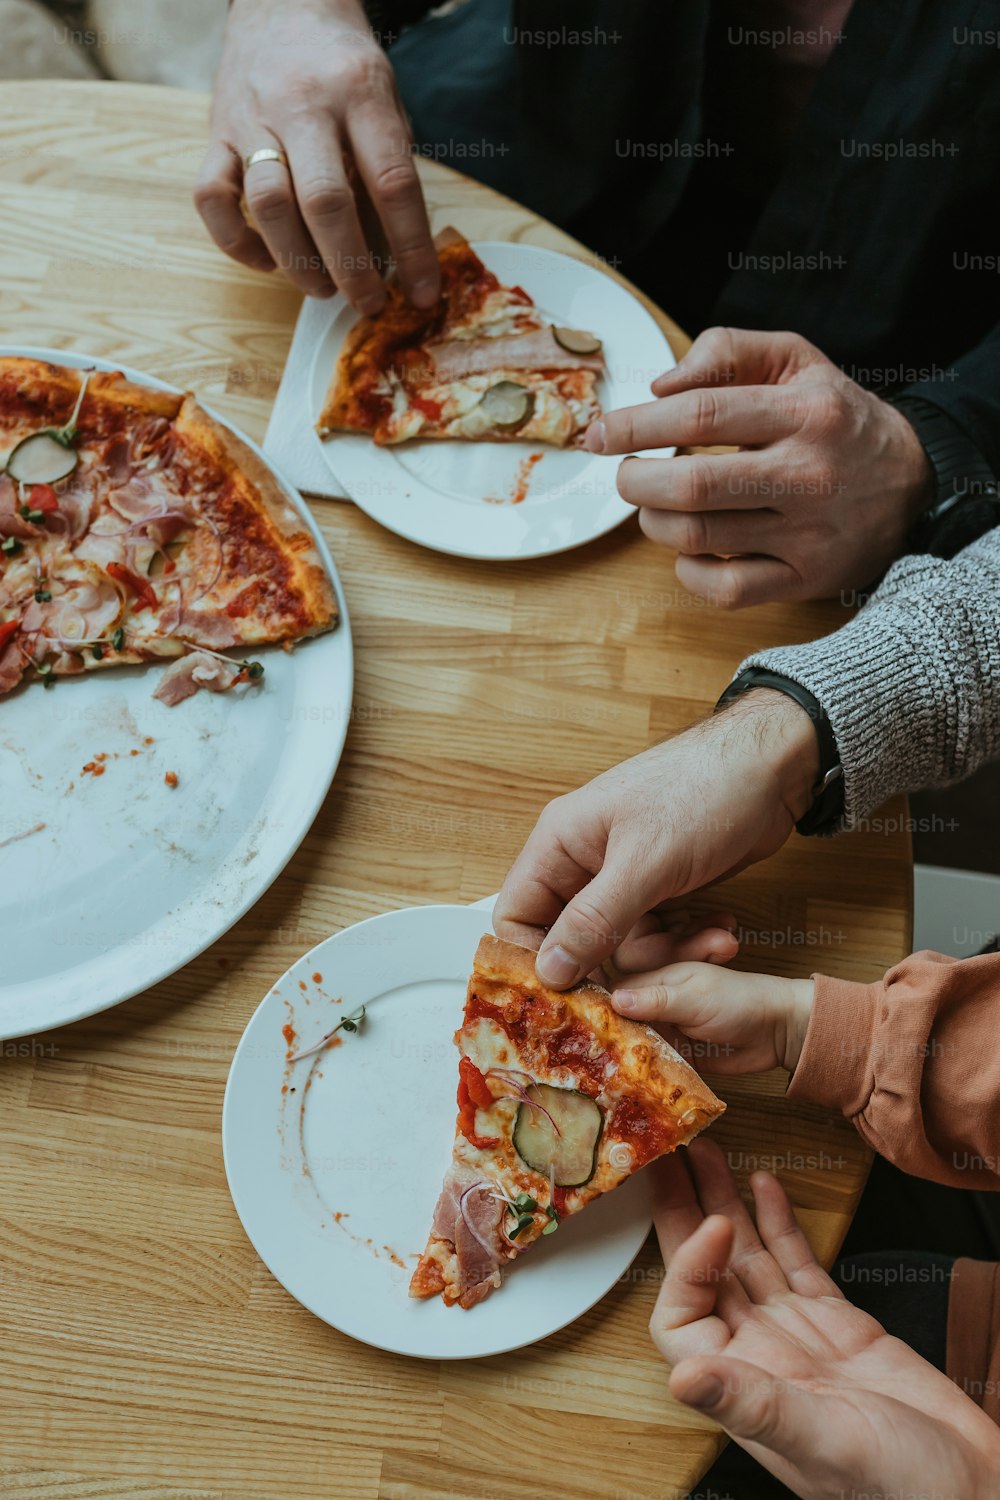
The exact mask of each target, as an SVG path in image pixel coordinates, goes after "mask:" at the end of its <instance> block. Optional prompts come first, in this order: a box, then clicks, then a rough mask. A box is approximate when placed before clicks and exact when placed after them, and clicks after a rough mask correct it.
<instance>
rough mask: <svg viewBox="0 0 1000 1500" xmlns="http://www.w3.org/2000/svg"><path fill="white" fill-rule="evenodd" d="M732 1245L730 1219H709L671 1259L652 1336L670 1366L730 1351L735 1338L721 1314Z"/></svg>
mask: <svg viewBox="0 0 1000 1500" xmlns="http://www.w3.org/2000/svg"><path fill="white" fill-rule="evenodd" d="M731 1243H732V1227H731V1225H730V1224H728V1223H727V1222H726V1220H725V1219H719V1218H713V1219H703V1220H702V1222H701V1223H700V1224H699V1225H698V1227H697V1228H696V1229H694V1230H693V1232H692V1233H691V1234H690V1235H689V1236H688V1237H687V1238H686V1239H684V1240H683V1241H682V1243H681V1244H680V1245H678V1246H677V1248H676V1249H675V1250H673V1251H672V1252H671V1253H670V1255H669V1256H668V1254H667V1252H666V1250H664V1254H663V1259H664V1265H665V1267H666V1270H665V1272H664V1277H663V1285H662V1286H661V1287H660V1294H659V1296H658V1297H657V1299H656V1306H655V1307H654V1308H653V1314H652V1317H651V1318H650V1320H649V1332H650V1336H651V1337H652V1340H653V1343H654V1344H655V1345H656V1347H657V1349H658V1350H659V1352H660V1354H661V1355H662V1356H663V1358H664V1359H665V1360H667V1362H668V1363H669V1364H676V1363H677V1361H678V1360H682V1359H689V1358H690V1357H691V1356H693V1355H697V1354H710V1353H714V1352H715V1351H717V1350H720V1349H724V1348H725V1347H726V1345H727V1344H728V1343H729V1340H730V1337H731V1335H730V1331H729V1329H728V1328H727V1327H726V1324H725V1322H724V1321H723V1319H722V1318H721V1317H718V1316H717V1315H716V1313H715V1305H716V1300H717V1297H718V1293H719V1288H720V1286H721V1285H722V1279H723V1277H724V1275H725V1270H726V1260H727V1257H728V1255H729V1247H730V1245H731Z"/></svg>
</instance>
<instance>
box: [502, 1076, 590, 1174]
mask: <svg viewBox="0 0 1000 1500" xmlns="http://www.w3.org/2000/svg"><path fill="white" fill-rule="evenodd" d="M526 1098H527V1100H528V1101H529V1102H527V1103H525V1104H522V1105H521V1106H520V1107H519V1109H518V1111H517V1117H516V1119H515V1120H514V1128H513V1130H512V1131H511V1141H512V1143H513V1146H514V1150H515V1151H516V1152H517V1154H518V1156H519V1157H520V1158H521V1160H522V1161H523V1162H524V1164H525V1166H527V1167H530V1168H531V1170H532V1171H533V1172H537V1173H538V1174H539V1176H540V1177H548V1175H549V1173H550V1172H551V1173H552V1176H553V1180H554V1182H555V1184H556V1186H557V1187H581V1186H582V1185H583V1183H585V1182H589V1181H590V1179H591V1177H593V1175H594V1173H595V1171H596V1170H597V1143H598V1141H599V1140H600V1137H601V1130H602V1128H603V1125H604V1116H603V1115H602V1113H601V1107H600V1105H599V1104H598V1103H597V1102H596V1100H594V1099H591V1097H590V1095H589V1094H582V1093H580V1091H579V1090H578V1089H561V1088H556V1087H555V1086H554V1085H552V1084H548V1083H532V1084H530V1085H529V1087H528V1089H527V1091H526Z"/></svg>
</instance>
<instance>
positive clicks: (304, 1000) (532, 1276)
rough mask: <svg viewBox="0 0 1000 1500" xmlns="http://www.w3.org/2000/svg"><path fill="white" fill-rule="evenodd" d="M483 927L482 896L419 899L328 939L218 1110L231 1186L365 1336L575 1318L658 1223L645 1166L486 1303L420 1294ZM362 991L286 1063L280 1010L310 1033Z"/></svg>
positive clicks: (458, 1351)
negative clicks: (331, 1043)
mask: <svg viewBox="0 0 1000 1500" xmlns="http://www.w3.org/2000/svg"><path fill="white" fill-rule="evenodd" d="M488 929H489V916H488V914H487V913H485V912H483V911H482V910H477V909H476V908H473V907H467V906H423V907H414V908H411V909H409V910H405V911H394V912H388V913H387V914H386V915H384V916H381V917H372V918H370V919H369V920H368V921H366V922H360V923H358V925H357V926H356V927H348V928H346V929H345V930H344V931H343V932H338V933H336V934H335V935H334V936H333V937H331V938H328V939H327V940H326V942H325V943H320V945H319V946H318V947H317V948H314V949H313V950H312V952H311V953H307V954H306V955H305V957H304V958H301V959H299V961H298V963H296V964H294V965H293V967H292V968H291V969H289V971H288V973H287V974H285V975H283V977H282V978H281V979H280V980H279V981H278V983H277V984H276V985H275V986H274V988H273V990H271V992H270V994H268V995H267V996H266V997H265V998H264V1000H262V1001H261V1004H260V1005H259V1006H258V1008H257V1011H256V1012H255V1014H254V1016H253V1018H252V1020H251V1021H250V1023H249V1025H248V1026H247V1029H246V1031H245V1032H244V1033H243V1038H242V1040H241V1042H240V1044H239V1047H238V1048H237V1050H236V1056H235V1057H234V1059H233V1065H232V1069H231V1071H230V1074H229V1082H228V1084H227V1087H226V1099H225V1104H224V1107H223V1112H222V1139H223V1149H224V1154H225V1162H226V1174H227V1176H228V1178H229V1188H230V1191H231V1193H232V1195H233V1201H234V1203H235V1204H236V1209H237V1212H238V1213H239V1216H240V1218H241V1220H242V1221H243V1227H244V1229H245V1230H246V1232H247V1234H248V1235H249V1237H250V1239H251V1241H252V1242H253V1245H254V1248H255V1249H256V1251H257V1253H258V1255H259V1256H260V1257H261V1259H262V1260H263V1261H264V1263H265V1265H267V1266H268V1268H269V1269H270V1270H271V1271H272V1272H273V1274H274V1275H275V1276H276V1277H277V1278H278V1280H279V1281H280V1282H281V1283H282V1285H283V1286H284V1287H286V1288H287V1290H288V1291H289V1292H291V1294H292V1296H293V1297H295V1298H297V1299H298V1301H299V1302H301V1303H302V1304H303V1305H304V1306H305V1307H307V1308H309V1310H310V1311H311V1312H313V1313H315V1314H316V1316H317V1317H320V1318H323V1319H324V1320H325V1321H326V1322H327V1323H332V1324H333V1326H334V1327H335V1328H339V1329H341V1330H342V1331H343V1332H344V1333H348V1334H350V1335H351V1336H352V1338H356V1339H362V1340H363V1341H364V1342H365V1343H367V1344H374V1345H375V1346H376V1347H377V1348H380V1349H391V1350H394V1351H395V1352H396V1353H399V1354H409V1355H415V1356H418V1357H421V1358H425V1359H471V1358H474V1357H477V1356H482V1355H488V1354H500V1353H502V1352H503V1351H504V1350H507V1349H517V1348H520V1347H521V1346H522V1345H524V1344H530V1343H533V1342H534V1341H535V1340H536V1339H540V1338H544V1337H545V1336H546V1335H547V1334H550V1333H553V1332H555V1330H556V1329H557V1328H562V1327H563V1326H564V1325H565V1324H566V1323H569V1322H572V1320H573V1319H574V1318H577V1317H579V1316H580V1314H581V1313H583V1312H586V1310H587V1308H588V1307H591V1306H592V1305H593V1304H594V1303H595V1302H597V1301H598V1300H599V1299H600V1298H601V1297H603V1296H604V1294H605V1292H607V1291H608V1289H609V1288H610V1287H611V1286H613V1285H614V1283H615V1282H616V1281H617V1280H618V1279H619V1278H620V1277H621V1276H622V1274H623V1273H624V1272H625V1270H626V1269H627V1267H628V1266H629V1264H630V1263H631V1261H632V1259H633V1257H634V1256H635V1254H636V1252H637V1251H638V1249H639V1247H640V1246H641V1245H642V1242H643V1240H644V1239H645V1238H646V1235H647V1233H648V1231H649V1225H650V1212H649V1202H648V1197H647V1190H646V1187H645V1184H644V1182H643V1180H642V1177H641V1176H639V1177H636V1178H633V1179H631V1180H630V1181H629V1182H628V1183H626V1184H625V1185H624V1186H623V1187H621V1188H619V1189H617V1190H616V1191H615V1192H614V1193H610V1194H609V1195H608V1196H607V1197H606V1198H601V1199H599V1200H598V1202H596V1203H594V1204H592V1205H591V1206H590V1207H589V1208H588V1209H587V1210H586V1212H585V1213H582V1214H580V1215H579V1217H577V1218H573V1219H568V1220H567V1221H566V1222H565V1223H564V1224H562V1225H560V1228H559V1232H558V1233H557V1234H554V1235H552V1236H551V1237H549V1238H548V1239H546V1240H545V1241H543V1242H540V1243H539V1244H537V1245H535V1246H533V1247H532V1249H531V1251H530V1253H529V1254H527V1255H525V1256H524V1258H523V1260H521V1261H520V1262H519V1263H518V1264H517V1266H516V1267H515V1268H514V1270H512V1271H511V1273H510V1275H509V1276H508V1277H507V1278H506V1279H505V1281H504V1284H503V1286H502V1287H501V1288H500V1290H499V1291H497V1292H494V1293H493V1294H492V1295H491V1296H490V1297H488V1298H487V1299H486V1301H485V1302H483V1303H481V1304H480V1305H479V1306H478V1307H474V1308H471V1309H470V1310H469V1311H467V1312H466V1311H464V1310H463V1309H462V1308H459V1307H445V1305H444V1303H443V1302H442V1301H441V1299H440V1298H434V1299H431V1300H428V1301H425V1302H418V1301H415V1300H413V1299H411V1298H410V1297H408V1296H407V1287H408V1284H409V1279H410V1273H411V1272H412V1270H413V1267H414V1265H415V1264H416V1261H417V1258H418V1256H419V1254H420V1252H421V1251H422V1250H423V1248H424V1245H425V1244H426V1241H427V1234H428V1231H429V1229H430V1223H431V1217H432V1215H433V1212H434V1205H435V1203H436V1202H437V1197H438V1193H439V1191H440V1188H441V1183H442V1180H443V1178H444V1174H445V1170H446V1168H447V1166H448V1163H449V1161H450V1160H451V1148H452V1141H453V1139H454V1133H455V1090H456V1087H457V1083H458V1053H457V1051H456V1049H455V1046H454V1043H453V1040H452V1037H453V1034H454V1032H455V1030H456V1028H457V1027H458V1026H459V1025H460V1024H461V1019H462V1007H463V1005H464V1001H465V989H466V985H467V983H468V977H469V974H470V972H471V970H472V960H473V955H474V954H475V951H476V945H477V943H478V942H479V939H480V937H481V936H482V935H483V933H484V932H485V931H488ZM317 976H319V977H317ZM360 1005H365V1006H367V1008H368V1009H367V1015H366V1018H365V1021H364V1026H363V1030H362V1031H361V1032H359V1033H358V1034H356V1035H353V1036H351V1035H348V1036H344V1039H343V1042H342V1043H341V1045H340V1046H337V1047H336V1048H333V1049H328V1050H326V1051H325V1052H321V1053H319V1054H318V1055H317V1056H315V1057H311V1058H303V1059H302V1060H301V1061H300V1062H297V1063H294V1064H288V1063H287V1062H286V1055H287V1047H286V1042H285V1037H284V1036H283V1034H282V1028H283V1027H284V1026H286V1025H290V1026H291V1027H292V1028H293V1030H294V1033H295V1038H296V1039H295V1041H294V1044H293V1045H294V1047H295V1048H296V1049H297V1048H301V1047H305V1046H308V1045H309V1044H310V1043H312V1042H314V1041H318V1040H319V1039H320V1038H321V1037H322V1036H324V1035H325V1034H326V1033H327V1032H328V1031H329V1030H330V1029H331V1027H333V1026H335V1025H336V1024H337V1022H338V1021H339V1020H340V1017H341V1016H342V1015H344V1014H346V1013H350V1012H351V1011H353V1010H356V1009H357V1007H358V1006H360ZM338 1216H339V1217H338Z"/></svg>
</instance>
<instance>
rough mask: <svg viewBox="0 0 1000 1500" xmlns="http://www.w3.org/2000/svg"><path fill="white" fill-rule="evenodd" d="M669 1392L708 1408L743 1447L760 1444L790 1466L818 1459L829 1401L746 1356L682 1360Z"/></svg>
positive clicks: (824, 1436) (708, 1413) (692, 1404)
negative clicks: (764, 1371)
mask: <svg viewBox="0 0 1000 1500" xmlns="http://www.w3.org/2000/svg"><path fill="white" fill-rule="evenodd" d="M670 1394H671V1395H672V1396H675V1397H676V1398H677V1400H678V1401H683V1402H684V1404H685V1405H686V1406H693V1407H695V1408H696V1409H697V1410H698V1411H702V1412H705V1414H706V1415H707V1416H710V1417H711V1418H712V1420H713V1421H715V1422H718V1424H719V1426H720V1427H723V1428H724V1429H725V1430H726V1432H728V1434H729V1436H730V1437H731V1438H735V1439H736V1441H737V1442H738V1443H739V1444H740V1445H741V1446H744V1447H745V1446H746V1445H748V1444H757V1445H759V1446H760V1447H762V1448H767V1449H769V1450H770V1451H771V1452H772V1453H773V1454H775V1455H776V1456H779V1457H781V1458H783V1459H785V1460H786V1461H787V1462H788V1463H790V1464H800V1463H804V1462H807V1461H809V1460H810V1459H813V1460H814V1459H815V1456H816V1453H817V1452H818V1451H819V1450H820V1449H821V1448H822V1447H823V1446H825V1441H826V1438H827V1437H828V1431H827V1429H828V1424H829V1420H830V1417H829V1402H828V1400H825V1398H824V1397H823V1396H822V1395H818V1394H816V1393H814V1392H810V1391H806V1390H804V1389H803V1388H802V1387H801V1386H798V1385H795V1384H792V1383H791V1382H789V1381H786V1380H775V1379H773V1378H772V1377H771V1376H769V1375H764V1374H762V1372H761V1371H760V1370H759V1369H758V1368H757V1366H756V1365H751V1364H748V1363H747V1362H746V1361H745V1360H742V1359H726V1358H721V1357H718V1356H716V1355H707V1356H700V1357H698V1358H695V1359H685V1360H682V1361H681V1363H680V1364H679V1365H676V1366H675V1367H674V1371H673V1374H672V1375H671V1377H670ZM824 1406H825V1407H826V1412H827V1415H826V1417H824V1415H823V1412H824Z"/></svg>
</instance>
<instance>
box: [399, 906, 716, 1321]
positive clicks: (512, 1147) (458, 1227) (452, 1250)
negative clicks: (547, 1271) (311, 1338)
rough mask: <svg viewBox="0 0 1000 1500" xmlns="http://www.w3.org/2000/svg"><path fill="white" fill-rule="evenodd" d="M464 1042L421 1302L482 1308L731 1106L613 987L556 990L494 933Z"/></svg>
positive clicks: (459, 1037)
mask: <svg viewBox="0 0 1000 1500" xmlns="http://www.w3.org/2000/svg"><path fill="white" fill-rule="evenodd" d="M455 1042H456V1045H457V1046H458V1048H459V1051H460V1053H461V1057H460V1059H459V1083H458V1124H457V1127H456V1132H455V1145H454V1150H453V1154H452V1162H451V1166H450V1168H449V1170H448V1173H447V1175H446V1177H445V1182H444V1187H443V1189H442V1191H441V1196H440V1198H439V1199H438V1203H437V1207H436V1208H435V1210H434V1218H433V1223H432V1225H431V1233H430V1238H429V1240H428V1242H427V1248H426V1250H425V1251H424V1254H423V1256H422V1257H421V1259H420V1262H419V1264H418V1265H417V1267H416V1270H415V1271H414V1273H413V1277H412V1279H411V1282H410V1295H411V1297H434V1296H438V1295H440V1296H442V1297H443V1298H444V1301H445V1302H446V1303H447V1304H448V1305H449V1306H450V1305H453V1304H454V1303H456V1302H457V1303H458V1304H459V1306H461V1307H465V1308H469V1307H473V1306H474V1305H475V1304H476V1303H477V1302H481V1301H482V1300H483V1298H484V1297H487V1296H488V1295H489V1293H490V1292H491V1291H493V1290H494V1289H495V1288H496V1287H498V1286H499V1285H500V1280H501V1272H502V1271H503V1270H504V1269H506V1268H508V1267H509V1266H510V1265H511V1264H512V1263H513V1262H514V1261H515V1260H516V1259H517V1257H518V1256H519V1255H522V1254H523V1253H524V1251H525V1250H527V1249H528V1248H529V1247H530V1246H531V1245H533V1244H534V1243H535V1242H536V1241H537V1240H538V1239H540V1238H541V1236H542V1235H546V1234H551V1233H553V1231H554V1230H555V1229H556V1228H557V1227H558V1225H559V1224H560V1222H561V1221H562V1220H563V1219H564V1218H566V1217H567V1216H568V1215H570V1214H575V1213H579V1212H580V1210H581V1209H583V1208H586V1206H587V1204H588V1203H592V1202H593V1201H594V1199H595V1198H599V1197H600V1196H601V1194H602V1193H607V1192H610V1191H611V1190H612V1189H613V1188H616V1187H618V1186H619V1184H620V1183H622V1182H623V1181H624V1180H625V1178H626V1177H630V1176H631V1175H632V1173H633V1172H637V1171H638V1170H639V1169H640V1168H641V1167H644V1166H646V1164H647V1163H648V1162H651V1161H653V1160H654V1159H655V1158H656V1157H658V1156H663V1155H665V1154H666V1153H667V1152H670V1151H673V1150H674V1149H675V1148H676V1147H677V1146H680V1145H685V1144H687V1142H688V1141H690V1140H691V1139H693V1137H694V1136H696V1135H697V1134H698V1132H699V1131H700V1130H702V1129H703V1128H704V1126H706V1125H708V1124H710V1123H711V1121H712V1120H714V1119H716V1118H717V1117H718V1116H719V1115H721V1114H722V1112H723V1111H724V1109H725V1105H724V1104H723V1103H722V1102H721V1100H719V1099H717V1098H716V1097H715V1095H714V1094H713V1093H712V1090H711V1089H710V1088H709V1087H708V1085H707V1084H706V1083H705V1082H704V1081H703V1080H702V1079H701V1078H700V1077H699V1075H698V1074H697V1073H696V1072H695V1071H694V1069H693V1068H691V1067H689V1066H688V1064H687V1063H686V1062H685V1061H684V1060H683V1058H682V1057H680V1056H679V1055H678V1054H677V1053H676V1052H675V1051H674V1049H673V1048H672V1047H671V1046H670V1045H669V1044H668V1043H667V1042H665V1041H664V1040H663V1038H662V1037H661V1036H659V1035H658V1033H657V1032H655V1031H653V1030H652V1028H651V1027H648V1026H643V1025H640V1024H638V1023H636V1022H634V1021H629V1020H626V1019H625V1018H624V1017H622V1016H620V1015H618V1014H617V1013H616V1012H615V1011H614V1009H613V1008H612V1006H611V1003H610V996H609V995H608V993H607V992H606V991H605V990H603V989H601V988H600V987H599V986H598V985H595V984H589V983H584V984H578V985H576V986H575V987H574V988H573V989H571V990H566V991H558V990H550V989H548V988H547V987H546V986H545V985H543V984H542V983H541V981H540V980H539V979H538V978H537V976H536V974H535V955H534V953H533V952H532V951H531V950H530V949H528V948H520V947H518V946H517V945H516V944H514V943H505V942H502V941H501V940H500V939H498V938H494V937H491V936H486V937H483V938H482V939H481V941H480V944H479V947H478V949H477V951H476V958H475V966H474V969H473V973H472V978H471V979H470V981H469V989H468V994H467V996H466V1002H465V1019H464V1021H463V1024H462V1026H461V1027H460V1029H459V1030H458V1031H457V1032H456V1033H455Z"/></svg>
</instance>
